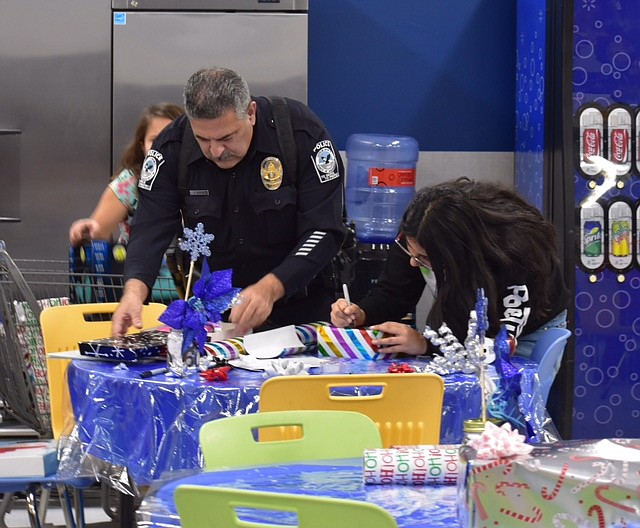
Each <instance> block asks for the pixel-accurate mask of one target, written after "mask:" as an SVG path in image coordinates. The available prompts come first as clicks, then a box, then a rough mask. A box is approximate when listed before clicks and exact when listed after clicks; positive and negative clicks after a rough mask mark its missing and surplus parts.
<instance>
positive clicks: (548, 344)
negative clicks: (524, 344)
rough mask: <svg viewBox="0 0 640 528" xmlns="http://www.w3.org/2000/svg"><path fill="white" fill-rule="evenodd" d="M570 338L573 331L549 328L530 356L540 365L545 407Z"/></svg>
mask: <svg viewBox="0 0 640 528" xmlns="http://www.w3.org/2000/svg"><path fill="white" fill-rule="evenodd" d="M570 336H571V330H567V329H566V328H549V329H547V330H545V331H544V332H543V333H542V335H541V336H540V339H538V341H537V342H536V344H535V345H534V347H533V350H532V351H531V356H529V359H530V360H532V361H535V362H536V363H538V378H539V380H540V394H541V396H542V398H543V401H544V403H545V405H546V403H547V398H548V397H549V391H550V390H551V385H553V381H554V379H555V377H556V374H557V373H558V369H559V368H560V363H561V362H562V356H563V354H564V349H565V347H566V345H567V340H568V339H569V337H570Z"/></svg>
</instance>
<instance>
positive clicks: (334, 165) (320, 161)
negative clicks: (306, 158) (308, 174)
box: [311, 139, 340, 183]
mask: <svg viewBox="0 0 640 528" xmlns="http://www.w3.org/2000/svg"><path fill="white" fill-rule="evenodd" d="M311 161H312V162H313V166H314V167H315V169H316V173H317V174H318V178H319V180H320V183H326V182H328V181H331V180H335V179H336V178H338V177H339V176H340V173H339V172H338V160H337V159H336V152H335V150H334V148H333V143H331V141H329V140H328V139H325V140H324V141H318V143H316V146H315V147H313V153H312V155H311Z"/></svg>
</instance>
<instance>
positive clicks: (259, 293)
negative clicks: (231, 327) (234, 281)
mask: <svg viewBox="0 0 640 528" xmlns="http://www.w3.org/2000/svg"><path fill="white" fill-rule="evenodd" d="M283 295H284V286H283V284H282V282H280V279H278V278H277V277H276V276H275V275H273V274H272V273H269V274H268V275H265V276H264V277H263V278H262V279H260V280H259V281H258V282H256V283H255V284H252V285H251V286H248V287H247V288H245V289H244V290H242V292H240V294H239V295H238V302H237V303H236V305H235V306H234V307H233V308H232V309H231V313H230V314H229V321H231V322H232V323H235V325H236V333H237V334H238V335H245V334H246V333H247V332H249V331H250V330H252V329H253V328H257V327H258V326H260V325H261V324H262V323H264V322H265V321H266V320H267V317H269V314H271V311H272V310H273V304H274V303H275V302H276V301H277V300H278V299H280V298H281V297H282V296H283Z"/></svg>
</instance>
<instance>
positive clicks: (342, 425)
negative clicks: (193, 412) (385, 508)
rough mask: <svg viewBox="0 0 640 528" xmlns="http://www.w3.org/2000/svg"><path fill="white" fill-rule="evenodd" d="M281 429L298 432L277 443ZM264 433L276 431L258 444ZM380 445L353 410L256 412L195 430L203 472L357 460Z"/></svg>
mask: <svg viewBox="0 0 640 528" xmlns="http://www.w3.org/2000/svg"><path fill="white" fill-rule="evenodd" d="M281 428H282V429H285V430H288V429H296V430H297V431H296V432H297V433H298V434H296V435H295V437H294V438H286V439H283V438H282V435H281V434H278V432H279V431H280V430H281ZM269 430H271V431H273V432H274V433H276V435H277V436H276V440H272V441H264V433H265V432H266V431H269ZM336 431H339V436H340V440H339V441H338V442H336ZM258 438H259V440H258ZM220 446H233V447H232V449H221V448H220ZM381 447H382V440H381V439H380V433H379V432H378V429H377V427H376V425H375V424H374V423H373V422H372V421H371V419H370V418H368V417H367V416H365V415H363V414H360V413H357V412H347V411H279V412H270V413H262V412H259V413H253V414H242V415H237V416H230V417H228V418H220V419H218V420H212V421H210V422H207V423H205V424H204V425H203V426H202V427H201V428H200V449H201V450H202V455H203V457H204V466H205V468H206V469H207V471H211V470H214V469H219V468H222V467H234V466H249V465H254V464H267V463H277V462H292V461H299V460H318V459H325V458H356V457H357V458H360V457H362V451H363V450H364V449H378V448H381Z"/></svg>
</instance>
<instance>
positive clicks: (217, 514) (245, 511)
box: [174, 485, 398, 528]
mask: <svg viewBox="0 0 640 528" xmlns="http://www.w3.org/2000/svg"><path fill="white" fill-rule="evenodd" d="M174 499H175V503H176V508H177V510H178V514H179V515H180V524H181V526H182V528H207V527H213V526H220V527H222V526H224V527H225V528H227V527H233V526H241V527H247V526H251V527H252V528H278V527H289V528H291V527H292V526H297V527H299V528H326V527H327V526H331V528H353V527H354V526H366V527H367V528H395V527H397V526H398V525H397V524H396V521H395V519H394V518H393V517H392V516H391V514H390V513H389V512H388V511H386V510H385V509H383V508H381V507H380V506H377V505H376V504H372V503H370V502H360V501H354V500H347V499H333V498H330V497H315V496H310V495H293V494H291V493H272V492H266V491H254V490H251V491H249V490H240V489H232V488H214V487H208V486H189V485H182V486H178V487H177V488H176V491H175V493H174ZM239 509H242V511H241V512H239V511H238V510H239ZM256 510H258V511H256ZM267 512H283V513H289V514H290V515H291V514H292V515H296V516H297V523H296V524H291V523H289V522H287V523H286V524H284V523H278V521H273V520H272V521H269V522H257V521H256V520H255V519H256V516H259V515H260V513H263V515H264V514H266V513H267ZM249 514H251V521H250V522H249V521H244V520H243V519H249V517H248V515H249Z"/></svg>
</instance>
